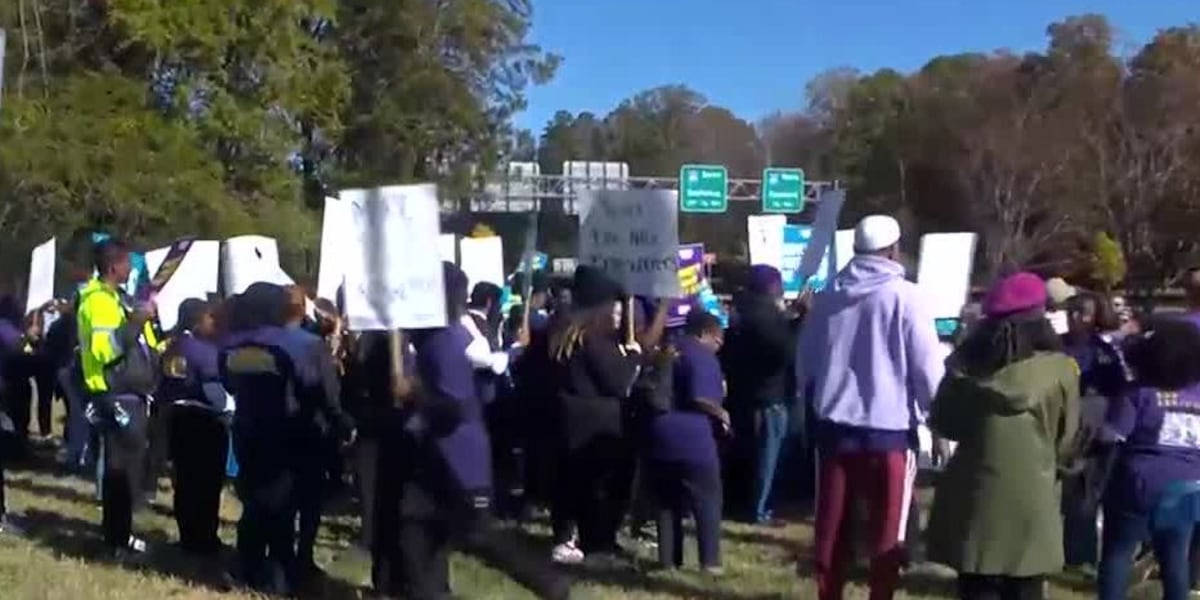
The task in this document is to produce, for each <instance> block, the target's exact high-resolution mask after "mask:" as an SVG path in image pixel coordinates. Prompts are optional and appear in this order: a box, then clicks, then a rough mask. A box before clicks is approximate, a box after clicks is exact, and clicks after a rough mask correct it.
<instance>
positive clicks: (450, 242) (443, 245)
mask: <svg viewBox="0 0 1200 600" xmlns="http://www.w3.org/2000/svg"><path fill="white" fill-rule="evenodd" d="M457 241H458V240H457V238H456V237H455V235H454V234H453V233H443V234H442V235H439V236H438V254H441V255H442V260H443V261H445V262H448V263H454V264H456V265H457V264H458V244H457Z"/></svg>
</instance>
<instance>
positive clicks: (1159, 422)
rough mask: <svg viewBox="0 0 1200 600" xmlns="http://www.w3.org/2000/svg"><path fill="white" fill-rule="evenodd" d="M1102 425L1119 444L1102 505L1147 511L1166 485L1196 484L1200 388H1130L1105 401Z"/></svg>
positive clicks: (1198, 475) (1199, 477) (1199, 470)
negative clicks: (1110, 400)
mask: <svg viewBox="0 0 1200 600" xmlns="http://www.w3.org/2000/svg"><path fill="white" fill-rule="evenodd" d="M1105 423H1106V425H1107V426H1108V427H1109V429H1110V430H1111V433H1113V434H1116V435H1117V436H1120V437H1122V438H1124V440H1125V444H1124V445H1123V446H1122V447H1121V449H1120V450H1119V452H1120V455H1119V456H1118V457H1117V461H1116V464H1115V465H1114V468H1113V473H1112V478H1111V479H1110V481H1109V485H1108V490H1107V491H1106V496H1105V503H1106V504H1108V505H1110V506H1116V507H1118V508H1121V509H1124V510H1130V511H1136V512H1141V513H1145V512H1149V511H1151V510H1153V509H1154V507H1155V505H1156V503H1157V502H1158V498H1159V496H1160V495H1161V494H1162V492H1163V491H1164V490H1165V489H1166V487H1167V486H1168V485H1170V484H1171V483H1173V482H1175V481H1183V480H1188V481H1191V480H1200V385H1198V386H1192V387H1190V388H1187V389H1184V390H1181V391H1179V392H1167V391H1162V390H1156V389H1153V388H1139V389H1135V390H1132V391H1130V392H1129V393H1127V394H1125V395H1124V396H1123V397H1121V398H1118V399H1116V400H1114V401H1112V402H1110V403H1109V405H1108V414H1107V415H1106V417H1105Z"/></svg>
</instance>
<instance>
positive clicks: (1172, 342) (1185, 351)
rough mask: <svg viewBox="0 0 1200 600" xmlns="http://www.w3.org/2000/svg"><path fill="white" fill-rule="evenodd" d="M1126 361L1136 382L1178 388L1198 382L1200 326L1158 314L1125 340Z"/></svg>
mask: <svg viewBox="0 0 1200 600" xmlns="http://www.w3.org/2000/svg"><path fill="white" fill-rule="evenodd" d="M1125 358H1126V361H1127V362H1128V363H1129V366H1130V368H1132V369H1133V372H1134V374H1135V376H1136V377H1137V380H1138V383H1140V384H1141V385H1144V386H1146V387H1153V388H1157V389H1161V390H1171V391H1174V390H1181V389H1183V388H1186V387H1190V386H1192V385H1195V384H1197V383H1200V327H1197V326H1196V325H1195V324H1194V323H1190V322H1188V321H1184V320H1183V319H1179V318H1173V319H1172V318H1162V319H1158V320H1156V321H1154V322H1152V323H1151V324H1150V328H1149V329H1148V330H1147V331H1146V332H1145V333H1143V334H1142V335H1140V336H1137V337H1136V338H1134V339H1133V340H1131V341H1130V342H1129V345H1128V347H1127V348H1126V351H1125Z"/></svg>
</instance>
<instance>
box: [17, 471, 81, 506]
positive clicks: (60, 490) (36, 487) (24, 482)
mask: <svg viewBox="0 0 1200 600" xmlns="http://www.w3.org/2000/svg"><path fill="white" fill-rule="evenodd" d="M5 485H6V486H8V487H10V488H13V489H16V490H21V491H23V492H28V493H29V494H32V495H35V496H45V497H48V498H54V499H55V500H61V501H63V502H72V503H77V504H85V505H89V506H98V505H99V500H97V499H96V494H95V493H94V492H85V491H82V490H78V489H75V488H73V487H68V486H65V485H56V484H48V483H42V482H40V481H36V480H34V479H27V478H24V477H9V478H8V479H7V481H5Z"/></svg>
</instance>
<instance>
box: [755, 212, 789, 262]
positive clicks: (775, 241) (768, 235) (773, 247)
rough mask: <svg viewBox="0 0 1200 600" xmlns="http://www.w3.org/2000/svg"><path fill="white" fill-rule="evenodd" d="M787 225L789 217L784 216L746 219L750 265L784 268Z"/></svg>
mask: <svg viewBox="0 0 1200 600" xmlns="http://www.w3.org/2000/svg"><path fill="white" fill-rule="evenodd" d="M786 225H787V217H786V216H784V215H750V216H748V217H746V233H747V234H748V235H747V238H746V240H747V242H748V244H747V245H748V246H749V248H748V249H749V250H750V264H752V265H770V266H772V267H775V268H776V269H782V268H783V228H784V226H786Z"/></svg>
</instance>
